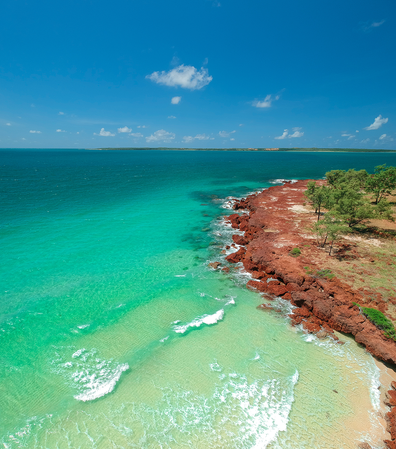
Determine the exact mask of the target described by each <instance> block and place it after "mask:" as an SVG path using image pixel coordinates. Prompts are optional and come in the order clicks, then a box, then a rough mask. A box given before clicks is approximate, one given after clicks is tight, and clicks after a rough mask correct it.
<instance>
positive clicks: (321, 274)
mask: <svg viewBox="0 0 396 449" xmlns="http://www.w3.org/2000/svg"><path fill="white" fill-rule="evenodd" d="M304 270H305V272H306V273H307V274H308V275H309V276H311V277H317V278H320V279H333V277H334V274H333V273H332V272H331V270H329V269H328V268H324V269H323V270H313V269H312V268H310V267H304Z"/></svg>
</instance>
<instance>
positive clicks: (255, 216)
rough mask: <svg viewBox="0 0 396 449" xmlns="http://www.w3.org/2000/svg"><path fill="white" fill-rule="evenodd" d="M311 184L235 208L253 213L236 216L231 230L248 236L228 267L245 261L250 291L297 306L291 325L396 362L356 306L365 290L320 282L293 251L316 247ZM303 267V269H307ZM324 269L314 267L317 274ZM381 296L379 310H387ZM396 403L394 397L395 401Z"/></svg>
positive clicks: (395, 350)
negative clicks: (305, 216) (343, 338)
mask: <svg viewBox="0 0 396 449" xmlns="http://www.w3.org/2000/svg"><path fill="white" fill-rule="evenodd" d="M307 182H308V180H305V181H298V182H296V183H294V184H290V183H287V184H285V185H284V186H274V187H270V188H268V189H266V190H264V191H263V192H260V193H258V194H253V195H249V196H248V197H247V198H245V199H243V200H241V201H237V202H235V204H234V209H235V210H244V211H248V212H249V213H248V214H247V213H243V214H242V215H240V214H236V213H234V214H232V215H230V216H229V217H228V220H229V221H230V222H231V226H232V227H233V228H234V229H239V231H242V232H243V233H244V234H243V236H242V235H234V236H233V241H234V243H236V244H238V245H240V246H241V248H239V249H238V250H237V251H235V252H234V253H232V254H230V255H228V256H227V257H226V260H227V261H228V262H230V263H238V262H242V264H243V266H244V268H245V270H247V271H248V272H250V273H251V274H252V277H253V279H254V280H250V281H249V282H248V283H247V286H248V287H249V288H252V289H255V290H258V291H259V292H262V293H265V294H266V295H267V296H268V295H269V296H271V295H272V296H281V297H282V298H284V299H287V300H290V301H291V303H292V304H293V305H295V306H296V307H297V308H296V309H294V311H293V313H292V314H291V322H292V324H303V326H304V328H305V329H306V330H307V331H309V332H315V333H316V332H320V331H322V330H324V331H325V332H326V333H327V334H328V333H330V334H331V333H332V330H336V331H339V332H344V333H348V334H352V335H353V336H354V337H355V339H356V341H357V342H358V343H361V344H363V345H364V346H365V347H366V349H367V350H368V351H369V352H371V353H372V354H373V355H374V356H376V357H378V358H379V359H381V360H384V361H386V362H389V363H393V364H396V343H395V342H394V341H393V340H390V339H388V338H386V337H385V336H384V334H383V332H382V331H381V330H380V329H378V328H377V327H376V326H375V325H374V324H372V323H371V322H370V321H369V320H368V319H367V318H366V317H365V316H363V315H362V314H361V313H360V311H359V308H358V307H356V306H354V305H353V302H356V303H361V302H362V299H363V296H362V292H361V291H354V290H353V289H352V288H351V287H350V286H349V285H347V284H345V283H344V282H341V281H340V280H339V279H336V278H333V279H327V278H325V277H324V278H320V277H318V276H313V275H311V274H309V273H308V272H307V270H306V266H307V265H310V267H311V268H312V261H311V260H307V259H305V257H304V251H303V252H302V254H301V256H300V257H293V256H292V255H291V254H290V251H291V250H292V249H293V248H296V247H299V248H303V247H304V245H305V246H310V245H312V240H311V239H309V238H307V237H305V236H304V227H303V226H301V224H300V222H301V216H300V215H299V213H301V210H302V209H304V207H303V203H304V200H305V199H304V191H305V190H306V184H307ZM304 267H305V268H304ZM322 268H323V267H316V269H317V270H320V269H322ZM384 304H385V303H383V302H381V299H380V295H379V298H377V302H376V303H375V306H374V307H376V308H378V309H379V310H381V307H382V308H386V306H385V305H384ZM391 398H392V399H390V400H389V401H391V400H392V401H393V400H395V405H396V395H395V399H393V396H391Z"/></svg>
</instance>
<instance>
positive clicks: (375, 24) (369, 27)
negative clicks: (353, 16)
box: [361, 19, 385, 31]
mask: <svg viewBox="0 0 396 449" xmlns="http://www.w3.org/2000/svg"><path fill="white" fill-rule="evenodd" d="M384 23H385V19H383V20H380V21H379V22H371V23H370V22H364V23H361V27H362V30H363V31H371V30H372V29H373V28H378V27H380V26H381V25H383V24H384Z"/></svg>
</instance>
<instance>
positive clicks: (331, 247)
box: [329, 240, 334, 256]
mask: <svg viewBox="0 0 396 449" xmlns="http://www.w3.org/2000/svg"><path fill="white" fill-rule="evenodd" d="M333 242H334V240H332V241H331V245H330V251H329V256H331V250H332V249H333Z"/></svg>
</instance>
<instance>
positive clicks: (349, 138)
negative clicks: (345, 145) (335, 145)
mask: <svg viewBox="0 0 396 449" xmlns="http://www.w3.org/2000/svg"><path fill="white" fill-rule="evenodd" d="M341 137H348V139H347V140H352V139H353V138H354V137H355V135H354V134H348V133H343V134H341Z"/></svg>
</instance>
